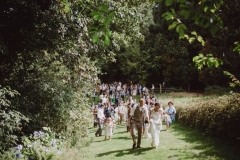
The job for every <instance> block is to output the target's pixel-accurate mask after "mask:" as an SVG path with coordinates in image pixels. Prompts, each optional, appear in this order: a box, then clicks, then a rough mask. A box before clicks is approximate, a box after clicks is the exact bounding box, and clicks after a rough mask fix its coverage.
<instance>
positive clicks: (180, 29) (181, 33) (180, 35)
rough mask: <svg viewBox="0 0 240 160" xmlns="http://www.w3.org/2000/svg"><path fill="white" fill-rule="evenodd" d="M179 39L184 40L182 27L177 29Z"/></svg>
mask: <svg viewBox="0 0 240 160" xmlns="http://www.w3.org/2000/svg"><path fill="white" fill-rule="evenodd" d="M178 33H179V38H184V30H183V28H182V27H180V28H179V32H178Z"/></svg>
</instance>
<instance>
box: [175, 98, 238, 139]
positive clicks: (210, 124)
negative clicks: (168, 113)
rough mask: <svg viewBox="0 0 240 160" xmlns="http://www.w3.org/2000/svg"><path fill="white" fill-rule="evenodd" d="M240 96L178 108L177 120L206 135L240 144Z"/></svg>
mask: <svg viewBox="0 0 240 160" xmlns="http://www.w3.org/2000/svg"><path fill="white" fill-rule="evenodd" d="M239 103H240V95H239V94H236V93H235V94H231V95H225V96H221V97H219V98H211V99H208V100H207V101H199V102H195V103H192V104H189V105H188V106H183V107H181V106H179V107H177V115H176V116H177V120H178V121H179V122H181V123H183V124H185V125H187V126H190V127H194V128H198V129H200V130H202V131H203V132H204V133H206V134H210V135H212V136H217V137H220V138H225V139H230V140H233V141H236V142H238V141H239V139H240V128H239V127H238V124H240V118H239V112H240V106H239Z"/></svg>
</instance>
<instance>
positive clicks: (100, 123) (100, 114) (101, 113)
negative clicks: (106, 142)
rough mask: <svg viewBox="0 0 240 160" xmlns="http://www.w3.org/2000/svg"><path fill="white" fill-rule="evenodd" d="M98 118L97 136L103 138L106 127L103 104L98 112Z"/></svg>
mask: <svg viewBox="0 0 240 160" xmlns="http://www.w3.org/2000/svg"><path fill="white" fill-rule="evenodd" d="M97 117H98V130H97V131H96V133H95V136H96V137H97V136H102V129H103V126H104V120H105V116H104V105H103V104H101V107H100V108H99V109H98V111H97Z"/></svg>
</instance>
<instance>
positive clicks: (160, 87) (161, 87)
mask: <svg viewBox="0 0 240 160" xmlns="http://www.w3.org/2000/svg"><path fill="white" fill-rule="evenodd" d="M159 85H160V89H159V91H160V94H161V93H162V85H161V84H159Z"/></svg>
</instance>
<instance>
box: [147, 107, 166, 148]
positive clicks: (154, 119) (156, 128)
mask: <svg viewBox="0 0 240 160" xmlns="http://www.w3.org/2000/svg"><path fill="white" fill-rule="evenodd" d="M162 117H163V109H162V108H161V105H160V103H155V107H154V109H153V110H152V111H151V113H150V127H149V133H150V134H151V136H152V143H151V145H152V147H156V148H157V147H158V144H159V134H160V131H161V126H162Z"/></svg>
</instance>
